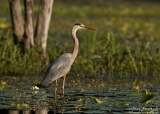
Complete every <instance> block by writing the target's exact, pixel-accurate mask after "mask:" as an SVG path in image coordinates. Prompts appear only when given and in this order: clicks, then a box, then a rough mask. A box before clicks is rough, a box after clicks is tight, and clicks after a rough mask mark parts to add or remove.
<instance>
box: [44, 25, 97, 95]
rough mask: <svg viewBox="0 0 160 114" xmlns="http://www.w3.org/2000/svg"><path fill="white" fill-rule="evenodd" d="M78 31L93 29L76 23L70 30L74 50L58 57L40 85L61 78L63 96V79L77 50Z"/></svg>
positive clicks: (46, 84)
mask: <svg viewBox="0 0 160 114" xmlns="http://www.w3.org/2000/svg"><path fill="white" fill-rule="evenodd" d="M78 29H89V30H95V29H93V28H90V27H87V26H84V25H83V24H80V23H77V24H75V25H74V26H73V28H72V36H73V40H74V49H73V52H72V53H64V54H62V55H61V56H60V57H58V58H57V59H56V60H55V61H54V62H53V63H52V64H51V65H50V66H49V68H48V70H47V72H46V74H45V76H44V78H43V80H42V85H43V86H48V85H49V84H50V83H52V82H53V81H55V80H56V81H57V79H59V78H60V77H63V86H62V90H63V96H64V85H65V79H66V74H67V73H68V72H69V70H70V68H71V65H72V64H73V62H74V60H75V58H76V56H77V53H78V48H79V42H78V39H77V36H76V31H77V30H78Z"/></svg>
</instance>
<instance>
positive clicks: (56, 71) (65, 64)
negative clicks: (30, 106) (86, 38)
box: [42, 53, 72, 86]
mask: <svg viewBox="0 0 160 114" xmlns="http://www.w3.org/2000/svg"><path fill="white" fill-rule="evenodd" d="M71 64H72V63H71V60H70V59H69V56H68V54H67V53H66V54H63V55H61V56H60V57H59V58H57V59H56V60H55V61H54V62H53V63H52V64H51V65H50V67H49V68H48V70H47V72H46V74H45V76H44V78H43V81H42V84H43V85H45V86H48V85H49V84H50V83H51V82H53V81H55V80H57V79H58V78H60V77H62V76H63V75H64V74H66V73H67V72H68V71H69V70H70V67H71Z"/></svg>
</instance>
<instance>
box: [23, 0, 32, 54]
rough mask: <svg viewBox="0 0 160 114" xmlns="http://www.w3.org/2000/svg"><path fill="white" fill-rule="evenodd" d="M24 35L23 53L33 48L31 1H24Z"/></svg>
mask: <svg viewBox="0 0 160 114" xmlns="http://www.w3.org/2000/svg"><path fill="white" fill-rule="evenodd" d="M24 7H25V33H24V51H25V52H26V51H27V50H28V49H30V47H31V46H34V21H33V0H25V1H24Z"/></svg>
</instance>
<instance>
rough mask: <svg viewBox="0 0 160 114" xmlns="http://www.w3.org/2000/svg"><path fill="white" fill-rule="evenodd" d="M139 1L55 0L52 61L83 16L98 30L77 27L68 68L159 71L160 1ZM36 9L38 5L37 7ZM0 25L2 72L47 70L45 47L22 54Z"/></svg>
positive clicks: (91, 72)
mask: <svg viewBox="0 0 160 114" xmlns="http://www.w3.org/2000/svg"><path fill="white" fill-rule="evenodd" d="M121 2H122V1H121ZM137 2H138V1H137ZM137 2H135V1H134V2H132V1H130V2H124V4H123V5H122V3H121V5H117V4H119V2H117V3H116V2H109V1H107V2H104V1H103V0H101V2H100V1H98V2H93V1H89V0H88V2H87V3H89V4H87V5H86V4H85V5H84V4H83V3H81V2H79V1H77V2H75V3H71V4H66V3H64V2H62V1H55V3H54V7H53V13H52V21H51V26H50V30H49V38H48V50H47V51H48V56H49V58H50V62H52V61H53V60H55V58H57V57H58V56H59V55H61V54H62V53H65V52H71V51H72V48H73V42H72V39H71V36H70V32H71V27H72V26H73V25H74V24H75V23H77V22H80V23H83V24H85V25H87V26H91V27H93V28H96V31H78V38H79V41H80V50H79V54H78V57H77V59H76V61H75V63H74V64H73V67H72V69H71V72H70V74H76V75H82V74H85V75H86V74H87V75H90V76H93V75H97V74H98V75H103V74H104V73H107V74H109V75H113V74H116V75H120V76H126V75H131V74H136V75H141V76H143V77H144V76H146V75H155V76H156V75H157V74H159V71H160V64H159V63H160V51H159V50H160V46H159V44H160V40H159V37H160V28H159V26H160V22H159V17H160V14H159V12H158V11H159V10H160V8H159V6H158V5H157V4H156V2H146V1H139V2H138V3H139V4H140V5H139V6H137V5H135V4H136V3H137ZM37 9H38V7H37V6H36V7H35V12H37V11H38V10H37ZM7 11H8V9H6V10H5V11H4V12H7ZM8 15H9V13H8ZM8 23H9V21H8ZM2 24H4V19H3V21H2V20H0V27H1V25H2ZM8 26H9V25H8V24H7V26H6V27H8ZM1 28H2V29H1V32H0V53H1V56H0V61H1V64H0V75H2V74H8V75H9V74H12V75H13V74H36V73H42V72H45V71H46V69H47V67H48V66H49V64H50V62H48V61H44V60H42V59H41V57H40V52H41V51H38V52H37V51H36V49H34V48H33V49H31V50H30V51H29V52H28V53H26V54H22V53H21V50H20V49H19V47H18V46H15V45H14V44H13V42H12V33H11V32H7V29H5V28H4V27H1Z"/></svg>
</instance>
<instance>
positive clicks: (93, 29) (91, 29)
mask: <svg viewBox="0 0 160 114" xmlns="http://www.w3.org/2000/svg"><path fill="white" fill-rule="evenodd" d="M84 28H85V29H89V30H95V29H94V28H90V27H87V26H85V27H84Z"/></svg>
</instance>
